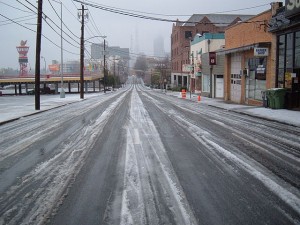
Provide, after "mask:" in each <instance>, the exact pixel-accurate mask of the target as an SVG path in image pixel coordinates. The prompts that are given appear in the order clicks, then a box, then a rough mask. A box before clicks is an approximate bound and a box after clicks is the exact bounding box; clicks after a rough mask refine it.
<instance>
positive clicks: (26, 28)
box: [0, 13, 79, 55]
mask: <svg viewBox="0 0 300 225" xmlns="http://www.w3.org/2000/svg"><path fill="white" fill-rule="evenodd" d="M0 16H2V17H3V18H5V19H7V20H9V21H11V22H13V23H15V24H17V25H19V26H21V27H23V28H25V29H27V30H30V31H32V32H34V33H36V31H35V30H33V29H31V28H29V27H26V26H24V25H23V24H20V23H18V22H16V21H14V20H12V19H10V18H8V17H6V16H4V15H2V14H1V13H0ZM42 36H43V37H44V38H45V39H47V40H48V41H49V42H51V43H52V44H53V45H55V46H56V47H58V48H60V46H58V45H57V44H56V43H54V42H53V41H52V40H51V39H50V38H48V37H47V36H45V35H44V34H42ZM63 50H64V51H65V52H68V53H70V54H73V55H79V54H77V53H73V52H71V51H68V50H66V49H63Z"/></svg>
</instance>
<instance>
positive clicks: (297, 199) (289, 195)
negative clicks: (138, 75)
mask: <svg viewBox="0 0 300 225" xmlns="http://www.w3.org/2000/svg"><path fill="white" fill-rule="evenodd" d="M144 96H145V97H147V98H148V99H150V100H151V102H153V103H154V104H155V105H156V106H157V108H158V109H159V110H161V111H163V112H164V113H166V114H167V115H168V116H169V117H170V118H171V119H172V120H173V121H174V122H176V123H177V124H178V125H179V126H180V127H182V128H184V129H186V130H187V131H188V132H189V134H190V135H192V136H193V137H194V138H195V139H196V140H198V141H199V142H200V143H202V144H203V145H205V146H206V149H207V150H208V151H209V152H210V153H211V154H213V155H216V152H218V153H219V154H220V155H222V156H223V157H225V158H226V159H228V160H230V161H231V162H234V163H235V164H236V165H238V167H239V168H241V169H243V170H244V171H246V172H247V173H248V174H250V175H251V176H253V177H255V178H256V179H257V180H259V181H260V182H261V183H262V184H263V185H264V186H265V187H266V188H267V189H269V190H270V191H271V192H272V193H274V194H275V195H276V196H278V197H279V198H280V199H281V200H282V201H283V202H285V203H286V204H287V205H289V206H290V207H291V208H292V209H293V210H294V211H295V212H296V213H297V214H298V215H299V216H300V192H299V190H296V189H295V188H293V187H291V186H290V185H288V184H286V183H282V182H281V181H279V180H278V179H276V177H274V175H272V174H271V173H270V172H269V171H268V170H267V169H266V168H264V167H263V166H260V165H259V164H257V163H256V162H255V161H253V160H251V159H249V158H248V157H244V156H242V155H237V154H235V153H232V152H231V151H229V150H227V149H225V148H223V147H221V146H220V145H219V144H217V142H216V141H215V140H214V139H217V138H214V137H213V134H211V133H208V132H207V131H205V130H203V129H202V128H200V127H198V126H196V125H194V124H192V123H191V122H190V121H189V120H188V119H186V118H184V116H183V115H180V114H179V113H178V112H175V111H174V110H167V109H165V108H164V107H160V105H161V103H160V102H159V101H158V100H156V99H154V98H152V97H151V96H149V95H147V94H145V95H144ZM216 157H218V156H217V155H216ZM224 163H225V161H224ZM286 216H287V217H289V215H286ZM290 219H291V220H293V219H292V218H290ZM299 222H300V221H295V223H299Z"/></svg>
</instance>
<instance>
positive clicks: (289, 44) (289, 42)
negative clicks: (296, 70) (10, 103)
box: [286, 33, 294, 72]
mask: <svg viewBox="0 0 300 225" xmlns="http://www.w3.org/2000/svg"><path fill="white" fill-rule="evenodd" d="M293 37H294V33H289V34H287V36H286V69H292V68H293V49H294V48H293V47H294V45H293V44H294V38H293ZM289 72H292V71H289Z"/></svg>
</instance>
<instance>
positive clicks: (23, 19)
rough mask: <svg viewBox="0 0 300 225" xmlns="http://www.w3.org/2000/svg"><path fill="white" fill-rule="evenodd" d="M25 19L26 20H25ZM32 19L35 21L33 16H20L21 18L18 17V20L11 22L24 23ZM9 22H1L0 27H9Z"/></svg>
mask: <svg viewBox="0 0 300 225" xmlns="http://www.w3.org/2000/svg"><path fill="white" fill-rule="evenodd" d="M27 17H33V18H27ZM25 18H27V19H25ZM33 19H36V16H35V15H32V16H22V17H18V18H14V19H13V20H14V21H17V22H24V21H28V20H33ZM8 21H10V20H3V21H0V23H2V24H0V26H4V25H9V24H12V23H13V22H11V21H10V22H8Z"/></svg>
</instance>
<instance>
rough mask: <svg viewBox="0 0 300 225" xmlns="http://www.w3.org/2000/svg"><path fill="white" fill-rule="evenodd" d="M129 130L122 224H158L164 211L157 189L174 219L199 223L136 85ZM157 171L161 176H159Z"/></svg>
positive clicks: (182, 222)
mask: <svg viewBox="0 0 300 225" xmlns="http://www.w3.org/2000/svg"><path fill="white" fill-rule="evenodd" d="M126 131H127V147H126V160H125V176H124V190H123V194H122V210H121V224H128V225H129V224H147V223H150V224H158V223H159V221H160V220H159V217H160V216H159V214H160V212H161V209H160V207H159V205H158V206H156V203H155V202H156V201H158V199H157V198H158V197H157V196H159V194H158V192H159V193H160V195H163V197H162V198H161V199H160V201H161V204H162V202H164V204H165V205H166V206H168V207H169V209H170V211H172V212H173V216H174V221H176V222H177V223H178V224H197V222H196V219H195V216H194V214H193V211H192V209H191V207H190V206H189V204H188V201H187V199H186V197H185V195H184V192H183V190H182V187H181V185H180V183H179V180H178V178H177V176H176V173H175V171H174V170H173V167H172V165H171V162H170V161H169V158H168V156H167V154H166V150H165V148H164V145H163V143H162V141H161V139H160V136H159V133H158V131H157V129H156V127H155V125H154V123H153V121H152V120H151V118H150V116H149V114H148V112H147V111H146V109H145V107H144V105H143V103H142V101H141V99H140V98H139V96H138V94H137V91H136V89H134V91H133V94H132V99H131V108H130V120H129V121H128V125H127V127H126ZM156 174H161V175H162V176H160V177H157V175H156ZM157 180H158V181H157ZM156 182H158V183H159V185H157V183H156ZM147 221H148V222H147Z"/></svg>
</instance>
